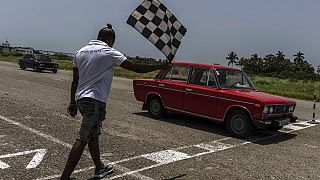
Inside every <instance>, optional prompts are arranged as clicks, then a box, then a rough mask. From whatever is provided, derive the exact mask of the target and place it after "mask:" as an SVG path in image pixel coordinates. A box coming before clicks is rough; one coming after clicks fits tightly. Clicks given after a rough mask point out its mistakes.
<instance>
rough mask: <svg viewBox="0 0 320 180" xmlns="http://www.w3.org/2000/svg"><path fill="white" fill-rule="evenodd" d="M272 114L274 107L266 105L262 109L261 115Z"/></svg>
mask: <svg viewBox="0 0 320 180" xmlns="http://www.w3.org/2000/svg"><path fill="white" fill-rule="evenodd" d="M273 112H274V107H273V106H271V105H266V106H264V108H263V114H272V113H273Z"/></svg>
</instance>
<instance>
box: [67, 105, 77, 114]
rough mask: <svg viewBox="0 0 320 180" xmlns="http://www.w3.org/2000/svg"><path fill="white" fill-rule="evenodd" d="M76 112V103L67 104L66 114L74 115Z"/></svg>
mask: <svg viewBox="0 0 320 180" xmlns="http://www.w3.org/2000/svg"><path fill="white" fill-rule="evenodd" d="M77 112H78V108H77V104H69V107H68V114H69V115H70V116H72V117H75V116H76V115H77Z"/></svg>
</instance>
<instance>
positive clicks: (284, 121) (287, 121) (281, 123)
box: [278, 119, 290, 126]
mask: <svg viewBox="0 0 320 180" xmlns="http://www.w3.org/2000/svg"><path fill="white" fill-rule="evenodd" d="M289 123H290V119H285V120H281V121H278V125H279V126H284V125H288V124H289Z"/></svg>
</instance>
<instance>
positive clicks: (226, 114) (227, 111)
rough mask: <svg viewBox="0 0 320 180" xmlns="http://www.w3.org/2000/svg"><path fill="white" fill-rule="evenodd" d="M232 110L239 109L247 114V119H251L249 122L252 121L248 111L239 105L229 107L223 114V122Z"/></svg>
mask: <svg viewBox="0 0 320 180" xmlns="http://www.w3.org/2000/svg"><path fill="white" fill-rule="evenodd" d="M233 109H240V110H243V111H245V112H246V113H248V115H249V117H250V118H251V120H253V118H252V115H251V113H250V111H249V109H248V108H247V107H245V106H241V105H232V106H229V107H228V109H227V110H226V111H225V112H224V116H223V120H224V121H225V120H226V118H227V117H228V114H229V113H230V112H231V111H232V110H233Z"/></svg>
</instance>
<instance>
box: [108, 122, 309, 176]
mask: <svg viewBox="0 0 320 180" xmlns="http://www.w3.org/2000/svg"><path fill="white" fill-rule="evenodd" d="M312 126H315V125H314V124H312V125H310V126H307V127H302V128H300V129H298V130H301V129H306V128H309V127H312ZM294 131H297V130H295V129H292V130H289V131H286V132H285V133H280V132H276V133H274V134H273V135H270V136H267V137H261V138H259V137H254V138H251V140H250V141H245V142H243V143H240V144H236V145H231V144H226V143H219V141H222V140H227V139H232V138H231V137H227V138H223V139H220V140H215V141H212V142H209V143H206V144H204V143H200V144H198V145H193V146H196V147H199V146H200V147H205V148H208V150H210V151H208V152H202V153H199V154H195V155H192V156H189V157H188V158H185V159H191V158H195V157H199V156H203V155H207V154H212V153H215V152H218V151H223V150H227V149H230V148H235V147H239V146H243V145H247V144H252V143H254V142H257V141H261V140H266V139H269V138H273V137H276V136H281V135H284V134H287V133H291V132H294ZM209 144H216V145H218V146H215V145H213V146H212V145H211V146H208V145H209ZM185 147H187V146H185ZM188 147H190V146H188ZM177 149H183V148H177ZM142 156H143V155H141V157H142ZM182 160H184V159H182ZM175 162H176V161H175ZM169 163H173V162H169ZM169 163H159V164H154V165H151V166H148V167H144V168H141V169H137V170H134V171H131V172H127V173H124V174H119V175H117V176H113V177H110V178H108V179H109V180H112V179H117V178H122V177H124V176H127V175H130V174H133V173H138V172H141V171H145V170H148V169H152V168H156V167H159V166H162V165H166V164H169Z"/></svg>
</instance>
